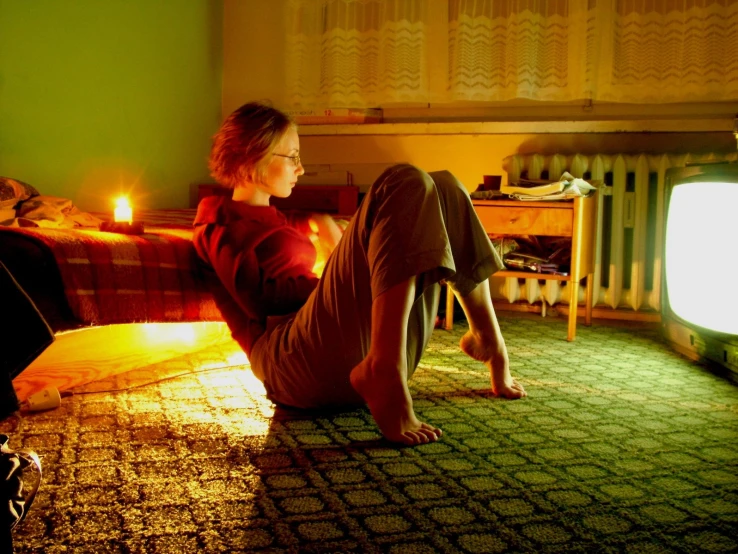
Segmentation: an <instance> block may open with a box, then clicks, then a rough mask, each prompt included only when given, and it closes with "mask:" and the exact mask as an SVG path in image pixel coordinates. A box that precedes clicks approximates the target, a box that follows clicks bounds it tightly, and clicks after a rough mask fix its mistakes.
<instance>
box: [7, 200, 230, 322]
mask: <svg viewBox="0 0 738 554" xmlns="http://www.w3.org/2000/svg"><path fill="white" fill-rule="evenodd" d="M194 217H195V210H194V209H183V210H142V211H141V212H139V213H137V219H140V220H141V221H143V222H144V226H145V232H144V233H143V234H142V235H124V234H119V233H107V232H102V231H99V230H97V229H94V228H74V229H61V228H53V229H48V228H35V227H34V228H29V227H24V228H17V227H0V261H2V262H3V263H4V264H5V266H6V267H7V268H8V270H9V271H10V272H11V274H12V275H13V276H14V277H15V279H16V280H17V281H18V283H19V284H20V285H21V287H22V288H23V289H24V290H25V291H26V293H27V294H28V295H29V297H30V298H31V299H32V300H33V302H34V303H35V304H36V307H37V308H38V309H39V311H40V312H41V313H42V315H43V316H44V317H45V318H46V320H47V322H48V323H49V325H50V326H51V328H52V329H53V330H54V331H55V332H56V331H61V330H69V329H76V328H80V327H85V326H91V325H109V324H116V323H142V322H193V321H220V320H222V317H221V315H220V311H219V310H218V309H217V307H216V306H215V302H214V300H213V297H212V295H211V293H210V291H209V287H208V285H207V282H206V281H205V279H204V277H203V276H202V275H201V272H200V270H199V267H198V261H197V256H196V254H195V250H194V247H193V245H192V221H193V220H194Z"/></svg>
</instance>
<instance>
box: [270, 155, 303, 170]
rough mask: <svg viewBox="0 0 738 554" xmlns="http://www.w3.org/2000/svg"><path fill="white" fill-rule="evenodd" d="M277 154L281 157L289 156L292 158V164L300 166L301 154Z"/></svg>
mask: <svg viewBox="0 0 738 554" xmlns="http://www.w3.org/2000/svg"><path fill="white" fill-rule="evenodd" d="M274 155H275V156H279V157H280V158H289V159H290V160H292V164H293V165H294V166H295V167H300V154H295V155H294V156H287V155H286V154H274Z"/></svg>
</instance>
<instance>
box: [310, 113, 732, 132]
mask: <svg viewBox="0 0 738 554" xmlns="http://www.w3.org/2000/svg"><path fill="white" fill-rule="evenodd" d="M733 126H734V118H732V117H719V118H683V119H676V118H671V119H618V120H589V121H457V122H425V123H423V122H411V123H405V122H387V123H364V124H351V125H348V124H343V125H330V124H327V125H301V126H300V135H302V136H330V135H509V134H523V135H527V134H548V133H715V132H718V133H723V132H729V133H732V132H733Z"/></svg>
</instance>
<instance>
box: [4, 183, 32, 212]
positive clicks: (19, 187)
mask: <svg viewBox="0 0 738 554" xmlns="http://www.w3.org/2000/svg"><path fill="white" fill-rule="evenodd" d="M33 196H38V191H37V190H36V189H35V188H33V187H32V186H31V185H29V184H28V183H24V182H23V181H18V180H17V179H11V178H10V177H0V209H3V208H6V209H10V208H14V207H15V205H16V204H17V203H18V202H23V201H24V200H28V199H29V198H31V197H33Z"/></svg>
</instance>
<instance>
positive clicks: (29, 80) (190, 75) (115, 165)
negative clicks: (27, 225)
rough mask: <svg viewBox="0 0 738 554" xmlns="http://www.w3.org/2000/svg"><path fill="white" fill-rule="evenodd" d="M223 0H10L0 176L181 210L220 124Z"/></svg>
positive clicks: (44, 189) (84, 199) (4, 11)
mask: <svg viewBox="0 0 738 554" xmlns="http://www.w3.org/2000/svg"><path fill="white" fill-rule="evenodd" d="M222 12H223V8H222V0H0V29H1V30H0V175H4V176H9V177H14V178H17V179H21V180H23V181H26V182H28V183H30V184H32V185H34V186H35V187H36V188H37V189H39V191H40V192H41V193H42V194H47V195H51V196H61V197H64V198H71V199H72V200H73V201H74V203H75V205H77V206H78V207H80V208H81V209H83V210H109V209H111V207H112V202H111V199H112V198H113V197H114V196H115V195H117V194H118V193H119V192H130V196H131V198H132V200H133V201H134V206H139V207H151V208H183V207H187V206H188V203H189V189H190V184H191V183H195V182H198V181H203V180H205V181H208V180H210V179H209V177H208V170H207V156H208V152H209V148H210V140H211V137H212V135H213V134H214V133H215V131H216V130H217V128H218V125H219V123H220V120H221V80H222V79H221V78H222V58H223V56H222V26H223V25H222Z"/></svg>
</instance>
